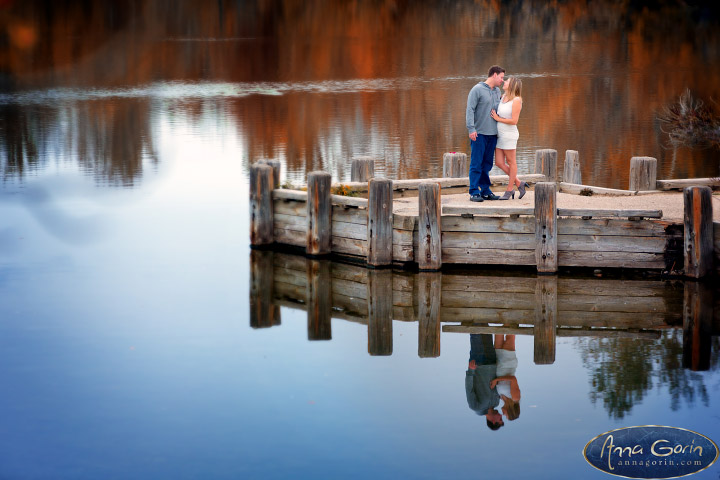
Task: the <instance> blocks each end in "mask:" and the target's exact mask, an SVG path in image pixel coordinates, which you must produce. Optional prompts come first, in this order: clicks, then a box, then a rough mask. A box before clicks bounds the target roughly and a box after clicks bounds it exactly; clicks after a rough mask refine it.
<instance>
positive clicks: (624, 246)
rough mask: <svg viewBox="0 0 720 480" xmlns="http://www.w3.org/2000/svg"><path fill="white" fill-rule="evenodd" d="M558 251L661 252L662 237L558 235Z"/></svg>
mask: <svg viewBox="0 0 720 480" xmlns="http://www.w3.org/2000/svg"><path fill="white" fill-rule="evenodd" d="M557 248H558V251H578V252H580V251H584V252H644V253H663V252H664V251H665V238H664V237H614V236H607V235H558V236H557Z"/></svg>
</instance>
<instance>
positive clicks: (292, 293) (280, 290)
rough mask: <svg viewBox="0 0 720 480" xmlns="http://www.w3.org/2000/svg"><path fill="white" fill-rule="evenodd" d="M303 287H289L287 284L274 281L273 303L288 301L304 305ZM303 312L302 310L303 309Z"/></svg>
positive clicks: (304, 292) (304, 290) (304, 293)
mask: <svg viewBox="0 0 720 480" xmlns="http://www.w3.org/2000/svg"><path fill="white" fill-rule="evenodd" d="M306 293H307V292H306V287H305V285H303V286H299V285H291V284H289V283H284V282H278V281H277V280H276V281H275V292H273V299H274V300H273V302H275V303H277V300H289V301H292V302H293V303H300V302H302V304H303V305H304V304H305V303H306V302H305V300H306V299H305V295H306ZM303 310H304V308H303Z"/></svg>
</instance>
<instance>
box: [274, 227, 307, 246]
mask: <svg viewBox="0 0 720 480" xmlns="http://www.w3.org/2000/svg"><path fill="white" fill-rule="evenodd" d="M274 233H275V241H276V242H277V243H284V244H285V245H293V246H296V247H304V246H305V239H306V236H305V232H299V231H295V230H289V229H287V228H276V229H275V231H274Z"/></svg>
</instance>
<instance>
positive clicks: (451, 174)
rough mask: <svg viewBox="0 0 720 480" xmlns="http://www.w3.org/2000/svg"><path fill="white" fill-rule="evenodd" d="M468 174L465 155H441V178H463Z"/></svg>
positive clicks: (452, 153)
mask: <svg viewBox="0 0 720 480" xmlns="http://www.w3.org/2000/svg"><path fill="white" fill-rule="evenodd" d="M469 174H470V173H469V170H468V161H467V154H466V153H457V152H450V153H443V178H463V177H467V176H468V175H469Z"/></svg>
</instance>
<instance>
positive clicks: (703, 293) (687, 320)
mask: <svg viewBox="0 0 720 480" xmlns="http://www.w3.org/2000/svg"><path fill="white" fill-rule="evenodd" d="M713 303H714V302H713V292H712V287H711V286H710V285H709V284H706V283H704V282H693V281H689V282H685V292H684V298H683V367H685V368H690V369H692V370H694V371H704V370H709V369H710V350H711V344H712V322H713Z"/></svg>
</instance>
